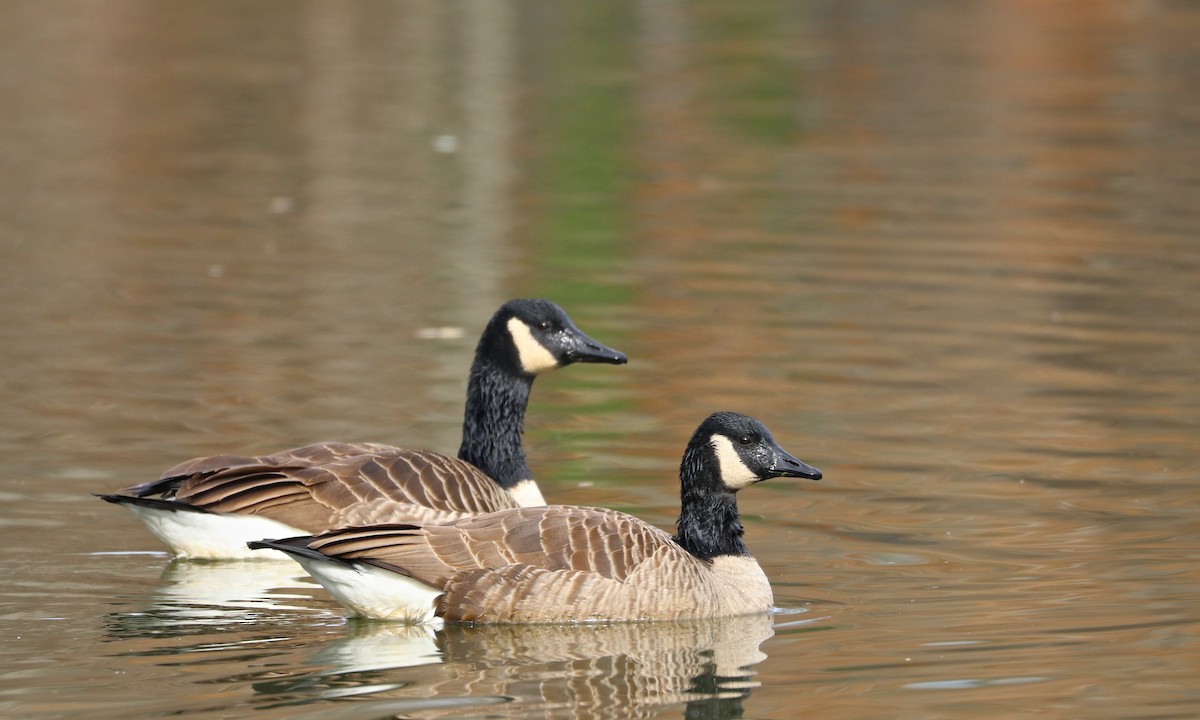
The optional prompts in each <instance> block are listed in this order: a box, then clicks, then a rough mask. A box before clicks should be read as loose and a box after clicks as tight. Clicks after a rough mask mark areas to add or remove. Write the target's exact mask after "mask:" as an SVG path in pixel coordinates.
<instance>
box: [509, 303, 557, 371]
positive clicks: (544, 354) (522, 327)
mask: <svg viewBox="0 0 1200 720" xmlns="http://www.w3.org/2000/svg"><path fill="white" fill-rule="evenodd" d="M508 333H509V335H512V339H513V345H516V346H517V357H518V358H520V360H521V367H522V368H524V370H525V372H527V373H529V374H530V375H537V374H538V373H540V372H545V371H547V370H553V369H554V368H556V367H558V360H555V359H554V356H553V355H551V354H550V351H549V350H547V349H546V348H545V347H543V346H542V344H541V343H540V342H538V341H537V340H536V339H534V337H533V331H532V330H530V329H529V326H528V325H526V324H525V323H524V322H522V321H521V320H518V319H517V318H515V317H514V318H509V319H508Z"/></svg>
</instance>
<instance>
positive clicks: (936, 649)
mask: <svg viewBox="0 0 1200 720" xmlns="http://www.w3.org/2000/svg"><path fill="white" fill-rule="evenodd" d="M69 6H70V7H69V11H64V7H63V6H62V4H59V5H57V6H56V7H55V8H50V7H48V6H45V5H44V4H40V3H32V2H14V3H7V4H5V5H4V6H3V7H2V8H0V48H3V50H0V53H2V54H3V57H4V59H5V62H4V63H0V68H2V69H0V128H3V132H0V166H2V167H3V168H4V172H2V173H0V248H2V249H3V256H4V258H5V267H6V269H7V272H6V273H5V275H4V280H3V282H0V338H2V342H0V387H2V388H3V390H4V397H5V400H6V402H5V403H4V408H3V410H0V502H2V503H3V512H2V513H0V538H2V539H3V543H4V547H5V549H6V552H5V554H4V557H3V559H2V560H0V571H2V572H3V577H4V578H5V582H4V583H3V586H2V587H0V622H2V623H3V624H2V625H0V629H2V630H3V633H4V636H5V638H6V642H5V643H4V645H3V649H2V650H0V717H13V718H24V717H38V718H87V717H101V716H104V717H117V716H121V717H163V716H170V715H182V714H186V715H189V716H197V717H255V718H264V719H266V718H275V717H279V718H285V717H286V718H295V717H302V718H326V717H338V718H390V717H421V718H425V717H429V718H433V717H483V716H486V717H529V716H547V717H571V716H575V715H580V716H589V717H614V718H616V717H620V718H627V717H680V716H684V715H688V716H710V717H743V716H744V717H754V718H793V717H797V716H805V717H812V718H861V717H893V718H923V719H925V718H962V717H973V718H993V717H994V718H1004V717H1015V716H1021V715H1033V714H1037V715H1039V716H1041V717H1062V718H1072V717H1082V716H1089V717H1112V718H1190V717H1194V716H1196V715H1197V714H1198V713H1200V690H1198V688H1197V684H1196V668H1197V667H1198V666H1200V633H1198V623H1200V609H1198V608H1200V605H1198V604H1197V602H1196V598H1197V597H1198V596H1200V569H1198V568H1200V563H1198V562H1197V561H1198V560H1200V549H1198V548H1200V510H1198V509H1197V508H1200V490H1198V489H1197V485H1196V480H1197V478H1198V477H1200V439H1198V438H1200V386H1198V384H1197V382H1196V377H1197V375H1196V369H1197V367H1200V336H1198V335H1197V333H1196V331H1195V328H1196V321H1195V318H1196V317H1198V316H1200V246H1198V245H1197V239H1198V238H1200V211H1198V210H1197V203H1196V197H1197V190H1198V188H1200V170H1198V168H1200V140H1198V138H1200V134H1198V133H1197V129H1198V127H1200V100H1198V98H1200V93H1197V92H1196V90H1197V86H1198V82H1197V81H1198V80H1200V45H1197V43H1196V40H1195V38H1196V37H1200V12H1198V11H1197V9H1196V8H1194V7H1193V6H1191V5H1190V4H1188V3H1176V2H1156V3H1150V2H1147V3H1125V2H1115V1H1114V2H1095V1H1089V2H1066V3H1055V4H1052V5H1051V4H1030V3H987V2H956V3H942V2H935V3H923V4H921V5H920V6H919V7H908V6H907V5H904V6H902V5H899V4H896V3H888V2H871V1H863V2H850V3H843V2H836V3H834V2H806V3H782V2H765V3H757V4H755V5H754V7H753V8H746V7H742V6H733V5H728V4H723V3H717V2H700V3H677V2H648V3H600V2H586V3H571V4H569V5H564V6H562V7H560V6H558V5H545V4H538V3H486V4H485V3H458V4H433V3H417V2H413V3H380V4H370V5H357V4H356V5H348V6H345V7H342V6H338V7H333V6H327V5H323V4H298V3H286V2H271V1H263V2H256V3H250V4H246V3H236V2H206V3H193V2H184V3H173V4H170V5H163V4H160V3H153V2H138V1H135V0H121V1H120V2H109V3H104V4H103V5H100V4H95V3H69ZM516 296H546V297H551V298H553V299H555V300H557V301H558V302H559V303H561V304H562V305H563V306H564V307H565V308H566V309H567V310H568V312H570V313H571V315H572V317H573V318H574V319H575V320H576V321H577V323H578V324H579V325H580V327H581V328H583V329H585V331H587V332H588V333H589V334H591V335H593V336H594V337H596V338H597V339H600V340H601V341H603V342H606V343H608V344H611V345H613V346H614V347H619V348H621V349H622V350H624V351H626V352H628V354H629V356H630V358H631V362H630V364H629V365H628V366H627V367H620V368H613V367H603V366H587V367H578V368H569V369H565V370H563V371H561V372H558V373H555V374H554V375H551V376H549V377H546V378H543V379H539V380H538V382H537V384H536V386H535V388H534V393H533V402H532V404H531V406H530V411H529V415H528V418H527V434H526V443H527V449H528V451H529V454H530V457H531V463H532V465H533V467H534V470H535V473H536V474H537V475H538V478H539V480H540V482H541V483H542V485H543V490H544V492H545V494H546V495H547V497H549V498H550V499H551V500H552V501H557V502H565V503H575V504H594V505H603V506H608V507H615V508H618V509H622V510H626V511H629V512H633V513H635V514H637V515H639V516H640V517H643V518H645V519H647V520H649V521H651V522H655V523H657V524H659V525H661V526H664V527H670V524H671V523H672V522H673V520H674V517H675V512H676V510H677V493H678V490H677V486H676V469H677V465H678V460H679V455H680V454H681V452H682V449H683V446H684V444H685V442H686V440H687V438H688V436H689V435H690V434H691V431H692V430H693V429H694V428H695V426H696V424H697V423H699V421H700V420H701V419H703V418H704V417H705V416H706V415H707V414H709V413H710V412H712V411H714V410H719V409H732V410H738V411H742V412H746V413H749V414H752V415H755V416H757V417H759V418H761V419H763V420H764V421H765V422H766V423H767V424H768V426H769V427H771V428H772V430H773V431H774V433H775V435H776V437H777V439H778V440H779V441H780V443H781V444H782V445H783V446H784V447H785V448H787V449H789V450H790V451H792V452H793V453H794V454H796V455H797V456H799V457H801V458H803V459H804V460H806V461H808V462H811V463H812V464H814V465H816V466H818V467H820V468H821V469H822V470H824V471H825V479H824V480H822V481H821V482H820V483H801V482H795V481H782V480H780V481H771V482H769V483H764V484H762V485H759V486H756V487H754V488H751V489H749V490H747V491H746V492H745V493H743V495H742V497H741V507H742V510H743V513H744V515H745V524H746V528H747V543H748V545H749V546H750V548H751V550H752V551H753V552H754V553H755V554H756V556H757V557H758V558H759V559H760V560H761V562H762V564H763V566H764V568H765V569H766V571H767V574H768V576H769V577H770V578H771V579H772V582H773V584H774V587H775V592H776V602H777V604H778V605H779V607H780V612H779V613H778V614H775V615H772V616H768V617H753V618H740V619H734V620H730V619H725V620H719V621H711V622H696V623H684V624H668V625H661V626H656V625H628V626H612V627H603V626H602V627H557V628H451V629H448V630H445V631H441V632H437V633H430V632H428V631H425V630H421V629H418V630H409V629H403V628H397V627H392V626H387V625H382V626H381V625H378V624H371V623H358V622H347V621H346V620H344V619H343V618H342V616H341V613H340V611H339V610H338V608H337V607H336V606H335V605H333V604H332V603H331V602H330V601H329V600H328V599H327V597H326V596H325V595H324V594H323V592H322V591H321V589H320V588H319V587H316V586H314V585H313V584H312V583H311V582H309V581H308V580H307V579H305V578H304V577H303V574H302V572H300V571H299V569H298V567H294V566H292V565H291V564H289V563H262V564H256V563H249V564H238V563H229V564H221V563H187V562H170V561H169V558H167V557H166V556H165V555H164V554H163V553H162V551H161V548H160V547H158V546H157V545H156V544H155V541H154V540H153V538H152V537H151V536H150V535H149V534H148V533H147V532H145V531H144V530H143V529H142V528H141V526H140V525H139V524H138V523H137V522H136V521H135V520H134V519H133V518H132V517H131V516H128V514H127V513H124V512H122V511H120V510H119V509H117V508H114V507H112V506H110V505H107V504H104V503H101V502H99V501H97V500H95V499H94V498H92V497H90V495H89V493H93V492H102V491H107V490H112V489H114V488H117V487H120V486H122V485H125V484H129V483H132V482H135V481H141V480H144V479H146V478H149V477H153V476H156V475H157V473H159V472H160V471H161V470H162V469H163V468H165V467H168V466H170V465H173V464H175V463H176V462H178V461H180V460H182V459H185V458H188V457H192V456H196V455H202V454H211V453H216V452H263V451H270V450H275V449H280V448H283V447H288V446H292V445H298V444H303V443H308V442H313V441H317V440H323V439H340V440H371V441H384V442H396V443H399V444H402V445H404V446H407V447H413V448H431V449H438V450H442V451H446V452H453V451H454V450H455V449H456V447H457V442H458V430H459V422H460V413H461V408H462V396H463V392H464V389H465V381H466V371H467V367H468V365H469V362H470V355H471V351H472V347H473V344H474V340H475V338H476V337H477V335H478V332H479V330H480V329H481V328H482V325H483V323H484V322H485V321H486V319H487V317H488V316H489V315H490V313H491V312H492V311H493V310H494V309H495V308H496V307H497V306H499V304H500V303H502V302H503V301H504V300H506V299H508V298H510V297H516Z"/></svg>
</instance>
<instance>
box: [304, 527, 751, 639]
mask: <svg viewBox="0 0 1200 720" xmlns="http://www.w3.org/2000/svg"><path fill="white" fill-rule="evenodd" d="M307 546H308V548H310V549H312V550H317V551H319V552H321V553H323V554H325V555H327V556H329V557H334V558H339V559H343V560H358V561H361V562H366V563H369V564H372V565H376V566H378V567H382V568H385V569H389V570H393V571H395V572H399V573H401V574H404V575H407V576H409V577H412V578H414V579H416V580H419V581H420V582H422V583H425V584H427V585H429V586H431V587H435V588H440V589H442V590H443V595H442V597H441V599H440V601H439V604H438V608H437V613H438V615H440V616H441V617H443V618H444V619H446V620H448V621H456V622H457V621H464V622H562V621H579V620H589V619H595V620H601V619H605V620H641V619H679V618H690V617H702V616H705V615H709V614H714V613H724V614H732V613H736V612H749V611H757V610H764V609H766V608H768V607H770V589H769V585H765V577H763V578H761V579H762V583H763V586H762V587H757V586H756V587H749V586H747V588H746V591H747V592H743V589H741V588H738V587H737V586H736V584H737V583H740V582H742V581H741V579H740V578H741V576H740V575H732V576H728V579H727V580H718V579H715V578H714V573H713V568H712V566H711V565H710V564H709V563H706V562H705V561H703V560H699V559H697V558H695V557H694V556H692V555H690V554H688V553H687V551H685V550H684V549H683V548H681V547H680V546H679V545H678V544H676V543H675V542H674V541H673V540H672V539H671V538H670V536H669V535H668V534H667V533H665V532H663V531H662V530H660V529H658V528H656V527H654V526H652V525H649V524H647V523H645V522H642V521H641V520H638V519H637V518H635V517H632V516H630V515H625V514H624V513H619V512H616V511H613V510H605V509H601V508H581V507H571V506H549V507H540V508H520V509H515V510H503V511H500V512H495V513H488V514H485V515H478V516H473V517H467V518H463V519H461V520H456V521H454V522H452V523H447V524H444V525H422V526H416V525H389V526H377V527H360V528H343V529H340V530H335V531H333V532H330V533H326V534H324V535H321V536H319V537H317V538H313V539H311V540H309V541H308V542H307ZM745 562H747V563H751V564H752V563H753V560H751V559H750V558H745ZM753 567H754V568H755V569H756V572H757V574H758V575H761V570H757V565H756V564H754V565H753ZM746 577H747V578H748V579H749V580H750V581H752V583H753V582H754V581H755V578H754V577H752V576H750V575H747V576H746ZM718 582H723V583H726V584H728V583H730V582H732V583H734V584H735V586H734V587H732V588H730V589H727V590H723V591H721V592H718V591H717V590H716V587H717V586H716V585H715V584H714V583H718ZM723 595H728V596H729V597H732V598H733V600H732V601H729V602H727V601H726V599H724V598H723V597H722V596H723ZM742 595H746V597H745V599H743V598H742V597H741V596H742Z"/></svg>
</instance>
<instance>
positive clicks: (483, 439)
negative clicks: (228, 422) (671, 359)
mask: <svg viewBox="0 0 1200 720" xmlns="http://www.w3.org/2000/svg"><path fill="white" fill-rule="evenodd" d="M575 362H588V363H610V364H614V365H620V364H622V363H624V362H626V358H625V355H624V354H623V353H621V352H619V351H617V350H613V349H612V348H609V347H605V346H604V345H601V344H600V343H598V342H596V341H595V340H592V339H591V338H589V337H588V336H587V335H585V334H583V333H582V332H580V330H579V329H578V328H576V327H575V325H574V323H572V322H571V319H570V318H569V317H567V314H566V313H565V312H563V310H562V308H560V307H558V306H557V305H555V304H554V303H552V302H550V301H548V300H512V301H510V302H507V303H505V304H504V305H503V306H501V308H500V309H499V310H498V311H497V312H496V314H495V315H493V316H492V319H491V320H490V321H489V322H488V324H487V327H485V328H484V330H483V334H482V335H481V336H480V338H479V344H478V345H477V346H476V348H475V360H474V362H473V364H472V365H471V375H470V380H469V382H468V385H467V403H466V410H465V412H464V414H463V437H462V445H461V446H460V447H459V449H458V458H451V457H447V456H445V455H441V454H438V453H434V452H427V451H416V450H403V449H400V448H397V447H393V446H391V445H383V444H379V443H339V442H325V443H317V444H314V445H307V446H305V447H299V448H293V449H291V450H285V451H283V452H281V453H277V454H275V455H266V456H262V457H239V456H232V455H216V456H213V457H202V458H196V459H194V460H189V461H187V462H184V463H181V464H179V465H177V466H175V467H173V468H171V469H169V470H167V471H166V472H165V473H163V475H162V477H161V478H159V479H158V480H154V481H151V482H146V483H142V484H139V485H134V486H132V487H128V488H125V489H124V490H121V491H119V492H116V493H113V494H110V495H100V497H101V498H103V499H104V500H107V501H108V502H113V503H118V504H121V505H124V506H125V507H127V508H129V509H130V510H131V511H133V513H134V514H135V515H137V516H138V518H139V519H141V520H142V522H144V523H145V524H146V527H147V528H148V529H149V530H150V532H152V533H153V534H154V535H155V536H157V537H158V538H159V539H160V540H162V541H163V542H164V543H166V545H167V546H168V547H169V548H170V549H171V551H172V552H173V553H175V554H176V555H179V556H183V557H193V558H246V557H261V556H263V555H275V553H262V552H252V551H250V550H249V549H248V548H247V546H246V543H248V542H249V541H251V540H257V539H259V538H262V537H280V536H286V535H297V534H304V533H318V532H323V531H326V530H329V529H331V528H335V527H343V526H347V525H365V524H371V523H381V522H438V521H445V520H452V519H455V518H458V517H462V516H464V515H468V514H474V513H483V512H490V511H493V510H500V509H503V508H515V507H524V506H531V505H544V504H545V500H544V499H543V498H542V494H541V492H540V491H539V490H538V486H537V484H536V483H535V482H534V481H533V479H532V476H531V474H530V472H529V466H528V465H527V464H526V461H525V450H524V448H523V447H522V445H521V433H522V432H523V430H524V428H523V425H524V421H525V407H526V405H527V404H528V402H529V391H530V389H531V387H532V386H533V380H534V378H535V377H536V376H537V375H538V374H539V373H542V372H545V371H547V370H551V369H554V368H557V367H562V366H564V365H570V364H571V363H575Z"/></svg>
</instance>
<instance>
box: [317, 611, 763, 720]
mask: <svg viewBox="0 0 1200 720" xmlns="http://www.w3.org/2000/svg"><path fill="white" fill-rule="evenodd" d="M772 634H773V630H772V615H771V614H770V613H760V614H755V615H744V616H738V617H726V618H719V619H705V620H691V621H680V622H665V623H614V624H601V625H528V626H488V627H463V626H451V627H447V628H445V629H444V630H441V631H438V632H437V633H436V635H435V637H436V641H437V642H438V644H439V645H440V646H441V651H440V653H436V654H435V653H432V652H430V648H429V646H428V645H427V644H426V642H427V638H429V631H428V630H427V629H426V628H422V627H420V626H404V625H396V624H393V623H386V624H384V623H351V624H350V626H349V631H348V635H347V637H346V638H344V639H341V640H336V641H334V642H332V643H329V644H328V645H326V646H324V647H323V648H321V649H320V650H319V651H318V652H317V653H316V654H314V655H313V657H312V659H311V662H313V663H319V664H322V665H325V664H330V665H332V666H333V667H331V668H330V669H329V670H326V671H324V672H322V673H321V675H322V676H324V677H327V678H328V676H330V675H337V676H343V675H347V674H352V673H366V675H365V676H364V677H363V678H362V680H363V681H364V682H370V683H377V682H380V681H381V680H382V679H384V678H383V677H381V673H385V672H386V671H387V669H388V668H405V669H404V670H403V673H402V674H400V673H397V672H387V673H386V679H387V680H391V681H397V680H400V679H403V680H404V684H405V685H406V687H404V688H403V689H402V690H393V691H390V692H389V693H388V694H389V696H392V697H394V696H396V695H403V696H405V697H413V698H417V697H425V698H429V697H438V698H443V699H449V698H463V697H468V696H469V697H471V698H473V699H476V700H479V699H482V698H488V697H491V698H504V697H507V698H512V699H514V700H515V701H516V702H512V703H507V704H505V705H501V706H492V707H489V709H488V712H487V714H488V715H489V716H496V717H525V716H528V715H529V714H531V713H532V714H540V713H541V711H543V710H544V711H545V712H547V713H553V712H554V711H555V710H559V709H561V710H566V711H569V712H572V713H574V714H575V715H578V716H581V717H602V718H630V717H642V716H647V715H651V714H654V709H655V708H658V707H661V706H663V705H670V704H677V703H708V702H720V701H728V700H734V701H736V700H738V699H740V698H744V697H745V696H746V695H748V694H749V692H750V690H751V689H752V688H754V687H757V685H758V683H757V682H755V681H753V679H752V677H753V675H754V671H753V670H752V667H753V666H754V665H756V664H757V663H759V662H761V661H762V660H764V659H765V658H766V656H765V655H764V654H763V653H762V652H761V651H760V650H759V646H760V645H761V644H762V642H764V641H765V640H767V639H768V638H770V637H771V636H772ZM430 642H431V641H430ZM422 659H424V662H428V663H439V662H440V663H441V664H436V665H435V664H431V665H428V666H426V667H416V666H417V665H419V664H420V662H421V660H422ZM347 680H348V679H347V678H345V677H341V678H340V680H339V682H337V683H330V684H331V685H333V686H335V687H337V688H338V689H339V690H338V691H339V692H344V691H345V687H346V682H347ZM529 703H540V705H535V706H531V705H530V704H529ZM451 704H452V703H451ZM461 711H462V708H461V707H458V708H456V709H455V710H454V711H453V712H451V711H449V710H447V712H446V714H448V715H453V714H459V713H461ZM422 716H432V717H437V716H438V715H437V713H433V714H432V715H430V714H429V711H428V709H426V710H425V711H423V712H422Z"/></svg>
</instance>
